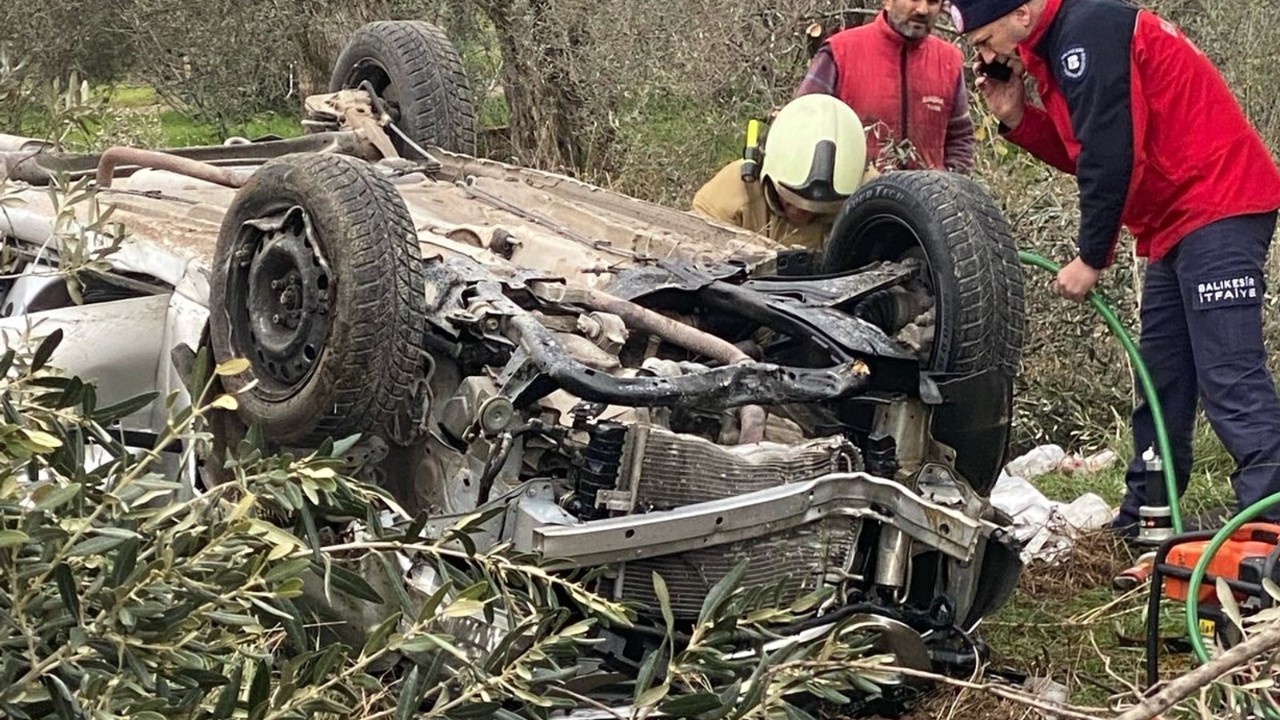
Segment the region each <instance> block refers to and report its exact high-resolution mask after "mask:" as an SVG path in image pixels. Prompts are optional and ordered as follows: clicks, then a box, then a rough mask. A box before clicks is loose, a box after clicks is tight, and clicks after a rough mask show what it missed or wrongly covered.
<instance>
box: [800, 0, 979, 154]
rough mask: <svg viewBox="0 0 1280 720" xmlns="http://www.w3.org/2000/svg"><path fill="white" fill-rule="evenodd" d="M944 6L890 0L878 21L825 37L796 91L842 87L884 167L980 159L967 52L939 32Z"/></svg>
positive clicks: (938, 1)
mask: <svg viewBox="0 0 1280 720" xmlns="http://www.w3.org/2000/svg"><path fill="white" fill-rule="evenodd" d="M941 11H942V0H884V11H883V12H881V13H880V14H879V15H877V16H876V19H875V20H874V21H873V22H870V23H867V24H866V25H863V26H861V27H856V28H851V29H849V30H844V31H842V32H838V33H836V34H835V35H832V36H831V37H830V38H829V39H828V40H827V42H826V43H824V44H823V46H822V47H821V48H820V49H819V50H818V53H817V55H815V56H814V58H813V61H812V63H810V65H809V72H808V74H807V75H805V79H804V82H802V83H801V84H800V88H799V90H797V91H796V95H797V96H799V95H808V94H810V93H825V94H827V95H834V96H836V97H838V98H840V99H841V100H843V101H844V102H845V104H847V105H848V106H849V107H851V108H853V111H854V112H856V113H857V114H858V118H859V119H860V120H862V124H863V126H864V127H865V128H867V157H868V158H871V159H872V161H873V163H874V164H875V166H876V167H877V169H879V170H894V169H931V170H952V171H956V172H968V171H969V170H970V169H971V168H972V167H973V148H974V138H973V121H972V120H971V119H970V118H969V92H968V90H967V89H966V88H965V83H964V72H963V70H964V60H963V58H962V57H961V55H960V51H959V50H958V49H957V48H956V47H955V46H954V45H952V44H950V43H948V42H945V41H943V40H940V39H938V38H936V37H934V36H933V35H932V34H931V33H932V31H933V26H934V23H935V22H937V19H938V15H939V13H941Z"/></svg>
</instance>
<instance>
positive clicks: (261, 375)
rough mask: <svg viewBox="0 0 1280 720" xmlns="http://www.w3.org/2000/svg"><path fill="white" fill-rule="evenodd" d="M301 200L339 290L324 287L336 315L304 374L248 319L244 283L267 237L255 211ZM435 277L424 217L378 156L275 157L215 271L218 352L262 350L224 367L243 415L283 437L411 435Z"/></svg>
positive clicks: (325, 311) (248, 190) (252, 184)
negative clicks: (276, 368) (246, 365)
mask: <svg viewBox="0 0 1280 720" xmlns="http://www.w3.org/2000/svg"><path fill="white" fill-rule="evenodd" d="M291 208H301V209H302V212H303V213H304V214H305V216H306V220H307V222H308V223H309V225H310V230H311V232H310V234H309V235H307V238H308V241H309V242H314V247H315V248H318V250H319V257H320V258H322V259H323V262H324V263H325V268H326V270H327V274H326V279H325V281H324V288H325V290H324V292H325V293H327V296H326V295H325V294H323V293H321V294H317V295H316V296H315V297H317V298H319V299H320V304H319V306H318V308H319V309H318V310H316V312H315V313H313V314H312V315H314V316H316V317H326V318H327V322H325V321H321V322H325V324H323V325H321V327H323V328H325V330H324V332H325V335H324V337H323V340H322V341H321V345H320V347H319V349H318V351H315V350H314V349H312V350H311V351H310V352H311V354H312V355H314V359H311V360H310V365H309V370H307V371H306V375H305V377H303V378H301V379H300V380H298V381H297V382H294V383H292V384H290V383H289V382H283V381H281V380H280V379H279V378H278V377H276V378H272V377H271V372H270V371H269V369H268V368H267V367H266V361H265V360H264V359H263V358H262V356H261V355H260V350H261V346H260V345H259V343H258V340H257V339H256V338H257V337H258V336H256V335H255V334H254V333H252V332H250V331H249V330H248V329H246V328H247V327H248V325H247V324H246V323H247V322H249V321H248V320H246V318H250V317H251V313H250V310H249V302H247V293H246V292H244V291H242V290H237V288H239V287H242V285H240V284H237V283H242V282H243V281H242V280H239V279H237V278H238V277H243V276H247V275H248V274H249V273H250V272H251V271H250V270H249V269H246V268H248V267H249V263H248V262H247V261H246V260H245V258H246V257H250V256H252V255H253V250H254V249H255V248H256V247H258V246H259V245H260V244H261V243H262V238H263V237H264V233H263V232H262V231H260V230H257V229H255V228H254V227H252V226H249V225H246V223H248V222H251V221H255V220H259V219H261V218H268V217H272V216H279V215H281V214H283V213H286V212H288V211H290V209H291ZM242 248H248V249H249V254H243V253H239V251H240V250H241V249H242ZM307 248H308V251H309V252H311V253H312V257H314V253H315V249H312V246H311V245H310V244H308V245H307ZM238 253H239V254H238ZM315 262H316V264H317V265H320V261H315ZM237 273H240V274H241V275H240V276H237V275H236V274H237ZM423 283H424V280H423V274H422V258H421V253H420V251H419V248H418V237H417V233H416V231H415V230H414V224H413V219H412V218H411V217H410V215H409V211H408V208H406V207H405V204H404V201H403V200H402V199H401V197H400V195H399V193H398V192H397V190H396V189H395V186H394V185H392V184H391V182H390V181H389V180H388V179H387V178H386V177H384V176H383V175H381V174H379V173H378V172H377V171H376V170H375V169H374V168H373V167H372V166H371V165H368V164H367V163H364V162H363V161H360V160H356V159H354V158H350V157H346V156H342V155H330V154H296V155H286V156H284V157H280V158H277V159H275V160H271V161H269V162H268V163H266V164H265V165H263V166H262V168H260V169H259V170H258V171H257V172H256V173H254V174H253V176H252V177H250V178H249V181H248V182H247V183H246V184H245V186H244V187H243V188H241V189H240V191H239V192H238V193H237V194H236V197H235V199H234V200H233V201H232V203H231V206H230V207H229V208H228V210H227V214H226V216H225V218H224V220H223V223H222V227H221V230H220V232H219V235H218V245H217V250H216V252H215V255H214V264H213V274H212V278H211V280H210V302H209V308H210V318H209V328H210V343H211V345H212V347H213V352H214V357H215V358H216V359H217V361H218V362H219V363H222V362H226V361H227V360H230V359H232V358H246V359H249V360H250V362H251V368H250V369H249V370H248V371H246V372H244V373H241V374H239V375H234V376H230V377H224V378H222V381H223V383H224V385H225V387H226V389H227V390H228V391H231V392H237V393H239V395H238V400H239V410H238V413H239V415H240V418H241V420H242V421H243V422H245V424H247V425H253V424H254V423H260V424H261V425H262V429H263V432H264V434H265V436H266V437H267V439H268V440H271V441H273V442H275V443H278V444H280V445H302V446H310V445H315V444H318V443H319V442H321V441H323V440H324V439H325V438H327V437H333V438H340V437H345V436H347V435H350V434H353V433H357V432H359V433H367V434H376V435H379V436H380V437H383V438H384V439H387V440H388V441H391V442H395V443H397V444H403V443H407V442H410V441H411V440H412V437H413V434H414V432H415V428H416V427H417V426H418V420H419V416H420V414H421V403H420V402H419V400H418V393H419V392H420V389H419V385H420V382H419V380H420V379H421V377H422V374H423V373H422V369H423V365H424V363H423V358H422V352H423V351H422V333H423V331H424V328H425V327H426V298H425V293H424V290H423V288H424V284H423ZM272 287H274V285H272ZM237 318H239V320H237ZM254 380H258V382H257V383H256V384H255V385H254V386H253V387H249V383H250V382H252V381H254Z"/></svg>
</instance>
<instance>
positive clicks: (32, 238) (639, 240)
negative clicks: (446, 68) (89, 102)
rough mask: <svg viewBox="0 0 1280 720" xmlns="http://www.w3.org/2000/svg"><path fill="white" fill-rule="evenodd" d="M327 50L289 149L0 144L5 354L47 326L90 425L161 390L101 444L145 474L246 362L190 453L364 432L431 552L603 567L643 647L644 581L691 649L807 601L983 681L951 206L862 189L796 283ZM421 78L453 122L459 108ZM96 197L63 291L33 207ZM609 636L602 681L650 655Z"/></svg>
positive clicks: (1006, 561) (729, 243)
mask: <svg viewBox="0 0 1280 720" xmlns="http://www.w3.org/2000/svg"><path fill="white" fill-rule="evenodd" d="M383 25H385V24H383ZM404 25H405V26H408V27H409V29H410V30H414V29H415V28H416V30H414V31H415V32H421V33H423V38H426V39H427V40H430V42H432V43H435V44H436V49H437V50H438V51H440V52H444V53H450V52H452V48H451V47H448V46H445V45H440V43H441V42H443V41H441V40H440V38H439V36H438V33H437V32H435V31H434V30H433V29H432V30H424V29H422V28H421V27H420V26H422V24H420V23H408V24H404ZM426 27H428V28H429V26H426ZM401 29H404V28H401ZM354 42H356V41H353V43H354ZM349 54H350V53H344V58H343V59H340V61H339V67H338V68H337V69H336V70H335V84H336V85H337V86H336V87H334V88H333V90H334V92H333V93H330V94H328V95H324V96H317V97H314V98H310V99H309V100H308V104H307V110H308V129H309V131H310V132H309V133H308V134H306V135H303V136H301V137H299V138H296V139H290V140H278V139H274V140H267V141H263V142H236V143H234V144H229V145H224V146H214V147H203V148H183V149H173V150H165V151H150V150H146V151H142V150H136V149H117V150H113V151H108V152H107V153H104V154H102V155H94V156H72V155H65V154H61V153H56V152H53V151H52V150H51V149H49V148H47V147H46V146H44V145H43V144H41V143H38V142H36V141H33V140H29V139H25V138H14V137H8V136H4V137H0V167H2V169H3V171H4V172H3V175H5V176H7V177H8V183H9V185H10V187H11V189H16V193H15V195H14V196H15V197H17V198H19V199H20V200H21V201H22V202H21V204H20V205H15V206H12V207H9V208H7V209H6V213H4V215H3V216H2V217H0V235H3V237H4V241H5V249H6V252H7V253H8V257H9V258H10V267H11V268H12V271H13V272H14V275H15V276H16V279H12V280H6V281H3V283H4V284H3V286H0V293H2V294H3V297H2V298H0V308H3V315H4V319H3V320H0V328H3V330H4V332H5V334H6V337H7V338H8V339H9V340H10V341H12V340H13V338H14V337H16V336H18V335H22V334H24V333H27V332H41V331H48V330H49V329H51V328H53V327H58V328H62V329H64V332H65V333H66V339H65V340H64V342H63V343H62V344H61V346H60V349H59V351H58V352H59V354H58V355H56V356H55V358H54V362H55V363H57V364H59V365H60V366H62V367H64V368H65V369H66V370H67V371H68V372H70V373H75V374H77V375H81V376H82V377H86V378H97V379H98V380H99V383H100V388H101V392H102V393H103V395H104V396H106V397H104V402H109V401H111V400H113V399H123V398H126V397H131V396H134V395H138V394H141V393H143V392H148V391H158V392H160V398H159V399H158V400H157V401H156V403H154V404H153V405H152V406H151V407H150V408H144V409H143V410H140V411H139V412H138V413H137V414H135V415H134V416H133V417H131V418H129V419H128V423H129V424H128V425H127V427H125V428H123V429H124V430H128V431H131V432H133V433H135V435H137V436H138V437H139V442H143V443H145V436H146V434H147V433H153V434H155V433H159V432H161V431H162V430H163V424H164V421H165V408H164V406H163V402H164V397H165V396H166V395H167V394H168V393H170V392H175V391H176V392H182V388H183V387H184V386H183V376H184V369H185V368H186V366H187V365H188V364H189V362H190V357H192V356H193V354H194V351H195V350H196V349H198V348H201V347H208V348H210V349H211V350H212V353H213V355H214V356H215V358H216V359H217V360H218V361H220V362H221V361H227V360H231V359H233V358H244V359H247V360H248V361H249V366H250V367H249V369H248V370H247V371H246V372H244V373H241V374H239V375H236V376H232V377H227V378H224V379H223V382H224V385H225V388H226V390H227V391H229V392H234V393H237V398H238V399H239V403H238V404H239V407H238V410H237V411H236V412H234V413H232V412H229V411H228V412H223V413H220V414H219V417H220V418H221V419H220V421H218V422H217V423H215V425H216V426H215V428H214V432H215V435H216V436H217V437H218V439H219V443H221V444H223V445H230V444H233V443H234V442H235V441H236V440H237V439H239V438H240V437H243V435H244V434H245V433H246V432H248V431H249V429H250V428H251V427H257V428H260V429H261V431H262V432H263V434H264V436H265V437H266V438H267V440H268V441H269V442H271V443H272V444H273V446H275V447H277V448H280V449H286V450H292V449H299V450H305V449H307V448H314V447H316V446H318V445H319V444H320V443H322V442H324V441H325V440H326V439H337V438H344V437H349V436H352V435H357V434H358V435H359V440H358V442H356V443H355V444H354V445H353V446H352V447H351V449H350V450H349V451H348V456H347V460H348V463H349V467H350V471H351V472H352V473H353V474H355V475H356V476H357V477H361V478H363V479H368V480H370V481H372V482H374V483H376V484H378V485H380V486H381V487H383V488H385V489H387V490H388V491H389V492H390V493H391V494H392V495H393V496H394V497H395V498H396V500H397V502H398V503H399V504H400V505H401V506H402V507H403V508H404V509H405V510H406V511H407V512H408V513H409V514H410V515H414V516H423V517H425V518H426V522H425V524H424V530H423V532H424V533H426V534H427V535H428V536H435V537H439V536H441V535H442V534H443V533H445V532H447V531H448V530H449V528H450V527H452V526H453V525H454V524H455V523H457V521H458V520H459V519H461V518H463V517H467V516H470V515H473V514H475V513H482V514H483V517H484V518H485V521H484V523H483V524H482V526H481V527H479V528H478V529H477V531H476V534H475V535H474V537H475V538H476V541H477V542H483V543H486V544H487V545H488V546H497V545H499V544H510V545H511V546H512V547H513V548H514V549H515V550H517V551H522V552H532V553H537V554H540V555H542V556H543V557H545V558H547V559H549V560H551V561H553V562H555V563H558V564H560V565H561V566H563V567H566V568H582V567H592V568H602V569H603V570H602V572H600V573H598V574H597V575H596V578H597V579H596V580H595V582H596V583H597V584H598V589H599V590H600V591H601V592H602V593H604V594H606V595H608V596H610V597H613V598H616V599H619V600H623V601H627V602H631V603H636V604H638V605H639V606H641V607H643V608H647V611H646V612H647V617H648V618H649V619H650V620H651V621H654V622H657V621H658V620H659V619H660V616H659V615H658V613H657V608H658V604H659V598H658V597H657V595H656V594H655V589H654V585H653V583H652V580H651V578H652V576H653V574H654V573H657V574H660V575H661V576H662V577H663V578H664V579H665V581H666V585H667V586H668V587H669V592H670V604H671V609H672V611H673V613H674V616H675V617H676V619H677V621H678V622H688V621H691V620H692V619H694V618H696V616H697V613H698V609H699V607H700V606H701V604H702V602H703V599H704V597H705V596H706V594H707V592H708V591H709V589H710V588H711V587H712V586H713V585H714V584H715V583H716V582H717V581H718V580H719V579H720V578H722V577H724V576H725V575H726V574H727V573H729V572H730V571H731V570H732V569H733V568H735V567H737V566H738V565H740V564H743V563H745V567H746V571H745V575H744V580H743V582H744V584H746V585H748V586H763V585H770V586H777V587H779V588H780V592H781V597H784V598H795V597H798V596H800V595H802V594H804V593H807V592H812V591H813V590H815V589H817V588H824V587H825V588H831V589H832V590H833V593H832V594H831V599H830V600H829V601H828V602H827V604H826V605H825V606H824V608H823V612H824V613H825V614H826V615H827V616H829V617H830V618H831V622H832V623H834V622H835V619H836V618H840V617H846V618H847V617H848V616H849V615H851V614H858V615H866V616H868V617H871V618H875V619H876V620H875V622H877V623H879V624H878V625H876V627H878V628H879V629H880V630H881V631H882V632H883V633H884V634H885V636H886V637H890V638H892V642H891V643H890V650H892V651H893V652H894V653H895V654H896V655H898V657H899V658H900V660H902V661H903V662H904V663H906V664H913V665H915V666H917V667H918V669H922V670H930V669H935V668H936V667H939V666H943V667H945V666H947V665H948V663H950V664H952V665H958V666H963V665H964V664H965V662H970V663H972V662H977V658H976V657H970V658H969V659H968V660H967V661H966V660H964V659H963V658H961V659H960V660H956V659H955V658H956V657H959V656H962V655H964V652H970V653H972V652H973V648H972V647H970V645H971V643H970V644H966V643H965V642H964V637H965V636H966V633H967V632H968V631H969V630H971V629H972V628H973V627H974V626H975V625H976V624H977V623H978V621H980V620H981V618H982V617H984V616H985V615H987V614H989V613H991V612H992V611H993V610H995V609H996V608H998V607H999V606H1000V605H1001V604H1002V603H1003V602H1004V601H1005V600H1006V599H1007V597H1008V596H1009V594H1010V593H1011V592H1012V590H1013V587H1014V585H1015V584H1016V581H1017V578H1018V574H1019V572H1020V569H1021V566H1020V563H1019V560H1018V552H1017V547H1016V545H1015V544H1014V541H1013V539H1012V536H1011V535H1010V533H1009V532H1008V529H1009V525H1010V521H1009V519H1008V518H1007V517H1003V516H1001V514H1000V513H998V512H997V511H995V510H994V509H993V508H992V507H991V505H990V503H989V502H988V501H987V495H988V494H989V492H990V489H991V487H992V485H993V483H994V481H995V479H996V477H997V475H998V472H999V468H1000V466H1001V463H1002V460H1003V456H1004V450H1005V445H1006V443H1007V437H1008V429H1009V423H1010V419H1011V399H1012V378H1013V374H1014V373H1015V372H1016V369H1017V363H1018V359H1019V353H1020V346H1021V337H1022V336H1021V332H1022V331H1021V321H1022V315H1021V303H1022V299H1021V298H1022V296H1021V293H1022V288H1021V273H1020V270H1019V269H1018V264H1017V258H1016V250H1015V249H1014V246H1013V243H1012V238H1011V234H1010V232H1009V229H1008V225H1007V223H1006V222H1005V221H1004V219H1003V218H1002V217H1001V216H1000V213H999V211H998V209H996V208H995V207H994V205H993V203H992V202H991V200H990V198H989V196H987V195H986V194H985V192H984V191H983V190H982V189H981V188H980V187H978V186H977V185H976V184H974V183H973V182H972V181H970V180H968V179H966V178H962V177H957V176H950V175H944V174H942V173H931V172H903V173H890V174H886V175H885V176H882V177H881V178H878V179H876V180H874V181H872V182H871V183H869V184H868V185H866V186H864V187H863V188H861V189H860V190H859V191H858V192H857V193H856V194H855V195H854V196H853V197H852V198H850V200H849V203H848V205H847V206H846V208H845V210H844V212H842V214H841V215H840V217H839V218H838V220H837V222H836V227H835V229H834V230H833V232H832V235H831V237H830V238H829V240H828V246H827V249H826V251H825V253H823V254H818V255H812V254H805V253H802V252H798V251H796V250H793V249H789V248H784V247H779V246H776V245H774V244H773V243H771V242H770V241H769V240H767V239H765V238H762V237H760V236H757V235H754V234H751V233H746V232H743V231H740V230H736V229H733V228H728V227H724V226H721V225H717V224H714V223H711V222H708V221H705V220H703V219H701V218H699V217H696V216H693V215H691V214H689V213H685V212H680V211H677V210H674V209H670V208H665V207H661V206H658V205H654V204H651V203H647V202H643V201H640V200H636V199H634V198H630V197H626V196H623V195H620V194H617V193H614V192H610V191H608V190H604V189H601V188H598V187H594V186H591V185H589V184H586V183H583V182H580V181H578V180H575V179H572V178H568V177H565V176H562V175H557V174H554V173H549V172H542V171H536V170H531V169H527V168H521V167H515V166H510V165H506V164H502V163H498V162H494V161H489V160H483V159H477V158H475V157H472V156H471V155H470V154H469V153H471V152H474V147H472V146H469V145H468V143H467V137H468V136H467V135H466V133H465V132H464V130H465V128H464V127H463V126H462V125H460V124H456V123H463V122H465V121H467V120H468V119H469V118H468V116H467V115H466V113H461V114H460V115H458V116H449V115H448V114H447V113H446V112H445V111H444V110H442V109H441V107H440V106H431V107H428V108H420V107H416V106H415V105H414V104H413V103H412V102H410V101H409V100H410V99H411V98H409V94H408V93H407V92H406V91H405V89H404V83H405V82H407V80H408V79H407V78H403V77H397V76H396V75H395V72H392V70H395V67H398V65H394V64H392V63H388V62H381V63H380V62H379V60H378V57H376V53H375V54H373V55H374V56H373V57H361V58H357V59H355V60H352V59H351V58H350V57H347V55H349ZM356 55H359V53H356ZM344 63H345V65H344ZM415 72H422V73H426V75H424V76H423V78H424V81H426V82H428V83H434V84H435V86H438V87H439V88H441V89H442V91H447V92H448V93H449V98H450V99H449V100H448V101H447V102H446V103H444V105H450V104H454V105H457V107H459V108H463V109H466V108H469V103H470V100H469V98H468V97H467V96H466V95H465V91H466V87H465V83H464V81H461V80H459V79H458V78H457V77H456V76H454V75H452V74H449V75H447V76H446V75H443V74H441V73H442V71H441V70H440V69H439V68H434V67H433V66H423V67H421V68H419V69H418V70H416V71H415ZM433 73H434V74H433ZM415 108H416V109H415ZM446 109H448V108H446ZM459 117H461V118H462V120H458V118H459ZM450 123H455V124H454V125H450ZM460 128H461V129H460ZM471 139H472V143H473V139H474V135H472V136H471ZM444 140H447V141H448V142H444ZM442 145H444V147H442ZM459 145H461V146H462V147H459ZM450 146H452V147H450ZM452 150H462V152H454V151H452ZM89 178H93V187H96V200H97V202H99V203H101V204H103V205H110V206H111V207H113V208H114V210H113V211H112V215H111V217H110V220H111V221H112V222H116V223H120V224H121V225H122V226H123V227H124V228H125V229H126V230H127V236H125V237H123V239H119V238H117V239H116V240H114V241H112V242H113V243H114V244H111V245H110V252H108V253H104V254H102V255H101V257H100V258H98V259H95V260H94V262H92V263H87V264H85V265H84V266H83V267H80V266H74V263H73V262H72V258H70V257H68V256H66V254H65V250H61V251H60V249H61V248H62V246H61V245H60V243H59V242H58V232H59V230H58V223H59V222H63V223H66V222H79V223H81V225H82V227H81V228H80V229H81V230H83V225H84V224H86V223H89V222H90V221H91V220H92V218H91V217H88V216H86V215H85V212H86V210H85V209H84V208H83V207H81V206H73V205H68V204H64V203H62V202H61V201H60V200H59V194H58V192H56V187H64V188H65V187H66V186H67V183H74V182H76V181H81V180H82V181H83V182H85V183H87V182H88V179H89ZM51 189H55V191H54V192H50V190H51ZM68 212H70V213H80V215H79V216H77V217H78V220H74V221H73V220H70V219H69V216H66V215H65V213H68ZM60 217H61V218H62V220H59V218H60ZM81 235H82V236H84V237H88V238H90V240H92V239H93V238H95V237H99V235H104V234H103V233H99V232H98V231H91V232H88V233H87V234H86V233H83V232H82V233H81ZM108 245H109V243H108V242H107V240H105V239H104V241H103V244H102V247H101V248H98V249H104V248H106V247H108ZM92 249H93V248H90V250H92ZM68 273H74V277H75V278H76V279H75V281H74V283H75V285H74V288H73V290H74V291H69V290H68V284H69V281H68V277H69V276H68ZM73 295H78V297H73ZM215 454H216V450H215ZM218 467H219V464H218V463H217V462H212V461H211V462H206V463H205V464H204V466H203V467H202V468H201V469H200V470H199V472H191V473H190V478H189V479H190V482H192V483H197V484H209V483H216V482H218V481H219V477H218V475H219V469H218ZM406 582H407V583H408V586H410V587H414V588H416V589H418V590H421V591H423V592H430V590H431V588H430V585H429V583H426V584H424V583H422V582H410V581H408V580H407V581H406ZM348 620H349V622H350V623H351V627H350V628H348V632H350V633H353V634H356V635H358V634H359V633H361V632H363V629H362V628H361V627H360V626H359V622H358V621H357V620H356V619H350V618H348ZM619 632H622V631H619ZM624 639H625V640H627V642H617V643H614V644H613V645H610V646H609V647H611V648H612V650H610V652H611V653H612V654H613V659H614V660H616V661H617V662H619V663H622V664H623V665H630V666H634V665H635V664H637V663H638V662H639V659H640V658H641V657H642V656H643V654H644V653H645V652H646V650H647V649H651V648H652V645H653V643H654V642H656V641H655V640H654V639H653V638H651V637H647V636H641V637H640V638H639V639H637V638H633V637H626V638H624ZM961 651H963V652H961ZM946 658H951V659H950V660H948V659H946Z"/></svg>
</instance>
